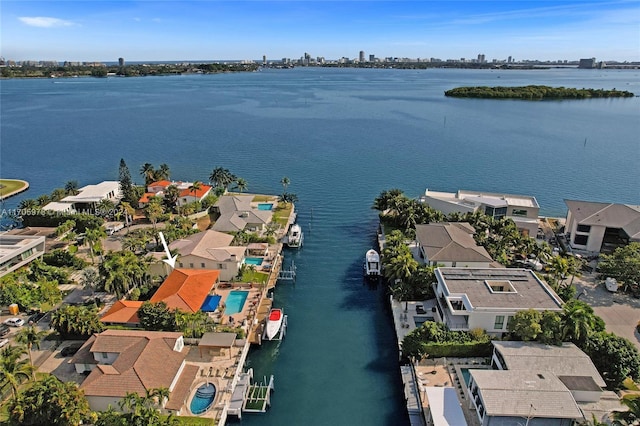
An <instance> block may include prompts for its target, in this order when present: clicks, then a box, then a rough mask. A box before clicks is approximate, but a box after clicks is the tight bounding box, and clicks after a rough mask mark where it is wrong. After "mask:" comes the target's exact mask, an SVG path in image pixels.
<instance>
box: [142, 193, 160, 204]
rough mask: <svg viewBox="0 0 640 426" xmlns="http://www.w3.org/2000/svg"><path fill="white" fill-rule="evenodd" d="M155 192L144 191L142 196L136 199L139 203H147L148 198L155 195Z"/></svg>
mask: <svg viewBox="0 0 640 426" xmlns="http://www.w3.org/2000/svg"><path fill="white" fill-rule="evenodd" d="M155 196H156V194H155V193H154V192H145V193H144V195H143V196H142V197H140V199H139V200H138V202H139V203H148V202H149V200H150V199H151V198H153V197H155Z"/></svg>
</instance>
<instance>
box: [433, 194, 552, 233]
mask: <svg viewBox="0 0 640 426" xmlns="http://www.w3.org/2000/svg"><path fill="white" fill-rule="evenodd" d="M420 201H422V202H423V203H426V204H428V205H429V207H431V208H434V209H436V210H439V211H441V212H442V213H444V214H451V213H460V214H464V213H473V212H476V211H480V212H482V213H484V214H486V215H488V216H491V217H493V218H496V219H499V218H503V217H508V218H509V219H512V220H513V221H514V222H515V224H516V226H517V227H518V229H519V230H520V231H521V232H522V233H524V234H526V235H530V236H535V235H536V234H537V231H538V214H539V213H540V205H539V204H538V201H537V200H536V198H535V197H533V196H529V195H514V194H501V193H496V192H478V191H467V190H462V189H461V190H458V192H438V191H431V190H429V189H426V190H425V192H424V195H423V196H422V197H420Z"/></svg>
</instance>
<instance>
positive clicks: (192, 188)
mask: <svg viewBox="0 0 640 426" xmlns="http://www.w3.org/2000/svg"><path fill="white" fill-rule="evenodd" d="M200 189H202V182H200V181H195V182H193V183H192V184H191V186H190V187H189V192H191V193H192V194H193V198H195V199H196V200H197V199H198V197H197V196H196V194H197V193H198V191H199V190H200Z"/></svg>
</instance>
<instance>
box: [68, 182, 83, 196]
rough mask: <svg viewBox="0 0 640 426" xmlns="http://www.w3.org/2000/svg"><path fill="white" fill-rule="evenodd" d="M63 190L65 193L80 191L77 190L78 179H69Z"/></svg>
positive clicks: (77, 192) (74, 193) (71, 193)
mask: <svg viewBox="0 0 640 426" xmlns="http://www.w3.org/2000/svg"><path fill="white" fill-rule="evenodd" d="M64 190H65V192H66V193H67V195H78V194H79V193H80V191H79V190H78V181H77V180H70V181H68V182H67V183H66V184H65V185H64Z"/></svg>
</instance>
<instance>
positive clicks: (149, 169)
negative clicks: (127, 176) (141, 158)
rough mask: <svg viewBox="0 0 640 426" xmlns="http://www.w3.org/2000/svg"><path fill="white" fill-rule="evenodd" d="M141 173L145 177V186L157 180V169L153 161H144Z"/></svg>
mask: <svg viewBox="0 0 640 426" xmlns="http://www.w3.org/2000/svg"><path fill="white" fill-rule="evenodd" d="M140 174H141V175H142V177H144V183H145V186H148V185H149V184H150V183H153V182H154V181H155V177H156V171H155V169H154V168H153V164H151V163H144V164H143V165H142V167H140Z"/></svg>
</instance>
